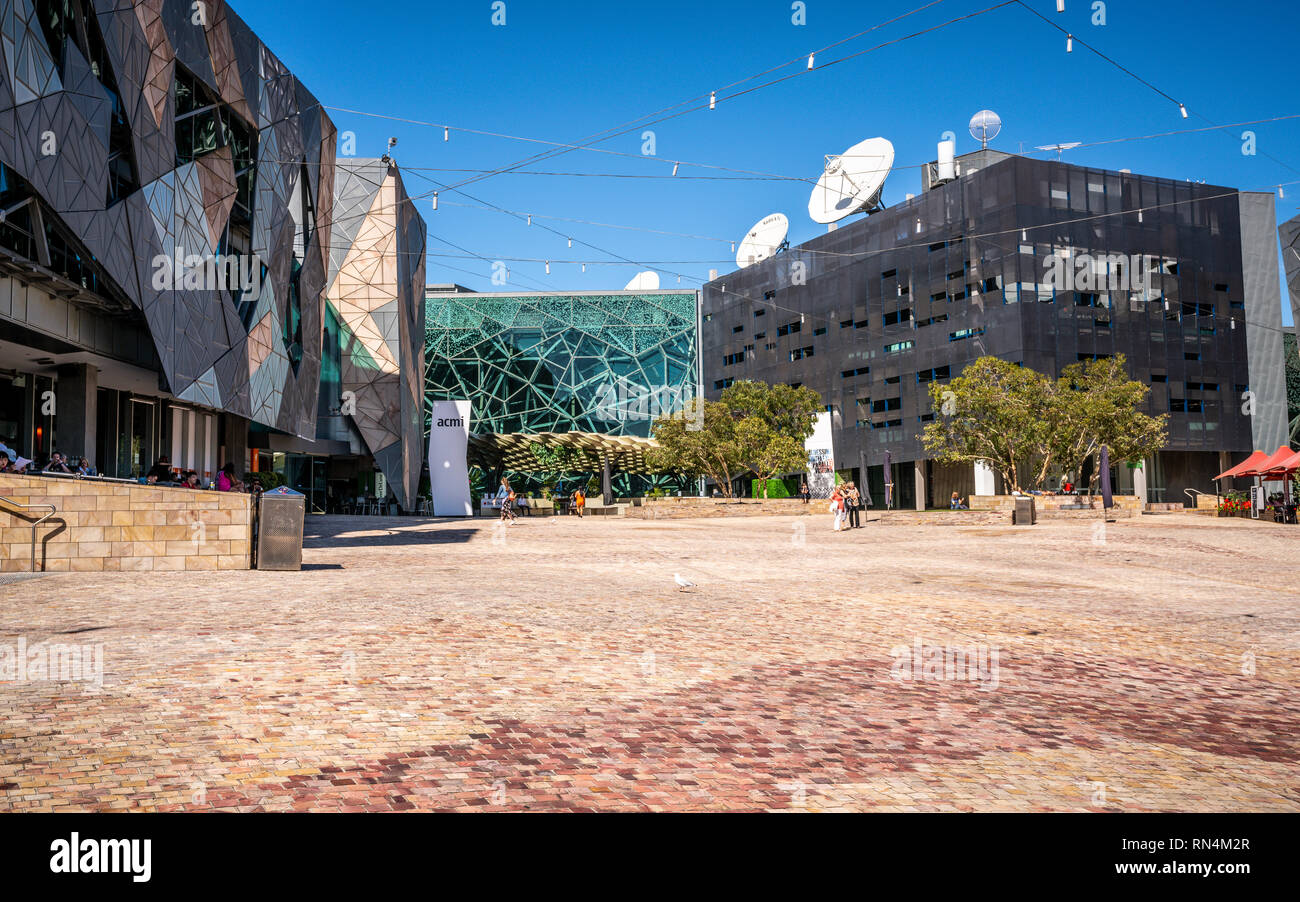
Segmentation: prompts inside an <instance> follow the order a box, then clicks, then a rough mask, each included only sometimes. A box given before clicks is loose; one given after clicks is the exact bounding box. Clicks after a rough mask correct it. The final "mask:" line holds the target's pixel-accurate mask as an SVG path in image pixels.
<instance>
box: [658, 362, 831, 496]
mask: <svg viewBox="0 0 1300 902" xmlns="http://www.w3.org/2000/svg"><path fill="white" fill-rule="evenodd" d="M823 409H824V407H823V405H822V399H821V396H820V395H819V394H818V393H817V392H816V391H814V390H812V389H810V388H804V387H799V388H794V387H792V386H789V385H767V384H765V383H762V382H755V381H751V380H742V381H740V382H736V383H734V384H732V385H731V386H729V387H728V388H726V389H724V390H723V392H722V395H721V397H720V398H719V399H718V400H717V401H706V400H704V399H695V400H693V401H691V402H689V403H688V404H687V406H686V409H685V410H684V411H682V412H680V413H674V414H669V415H667V416H663V417H660V418H659V419H657V420H655V424H654V432H653V435H654V438H655V441H656V442H658V443H659V447H658V448H656V449H654V450H652V451H651V452H650V453H649V454H648V455H647V457H646V462H647V463H648V464H649V465H650V466H651V467H652V468H654V469H656V470H659V471H661V472H672V473H681V474H684V475H693V476H701V475H702V476H707V477H708V478H709V479H711V480H713V482H714V483H716V484H717V486H718V489H719V490H720V491H721V492H722V493H723V494H724V495H727V496H730V495H731V483H732V480H733V479H735V478H736V477H738V476H743V475H745V474H746V473H753V474H754V475H755V476H756V477H758V478H760V479H763V480H767V479H769V478H771V477H774V476H777V475H779V474H782V473H788V472H790V471H793V470H800V469H802V468H803V465H804V462H805V454H804V449H803V443H804V440H805V439H806V438H807V437H808V436H810V435H812V431H813V424H814V422H815V420H816V417H817V414H818V413H819V412H820V411H821V410H823ZM697 424H698V426H699V428H698V429H697V428H694V427H695V426H696V425H697ZM764 485H766V482H764ZM764 491H765V493H766V489H765V490H764Z"/></svg>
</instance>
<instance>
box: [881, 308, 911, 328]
mask: <svg viewBox="0 0 1300 902" xmlns="http://www.w3.org/2000/svg"><path fill="white" fill-rule="evenodd" d="M911 318H912V308H911V307H904V308H903V309H901V310H894V311H891V312H889V313H886V314H885V319H884V324H885V325H886V326H896V325H898V324H899V323H905V322H907V321H908V320H910V319H911Z"/></svg>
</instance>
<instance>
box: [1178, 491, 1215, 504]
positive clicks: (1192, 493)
mask: <svg viewBox="0 0 1300 902" xmlns="http://www.w3.org/2000/svg"><path fill="white" fill-rule="evenodd" d="M1183 494H1184V495H1186V496H1187V497H1188V498H1190V499H1191V501H1192V507H1196V496H1197V495H1213V496H1214V497H1215V498H1218V497H1219V493H1218V492H1202V491H1201V490H1200V489H1183Z"/></svg>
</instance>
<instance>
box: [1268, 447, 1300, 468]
mask: <svg viewBox="0 0 1300 902" xmlns="http://www.w3.org/2000/svg"><path fill="white" fill-rule="evenodd" d="M1297 470H1300V451H1297V452H1296V453H1295V454H1293V455H1291V456H1290V457H1288V458H1287V459H1286V460H1284V461H1282V462H1281V463H1280V464H1278V465H1277V466H1275V467H1271V468H1270V469H1269V473H1294V472H1296V471H1297Z"/></svg>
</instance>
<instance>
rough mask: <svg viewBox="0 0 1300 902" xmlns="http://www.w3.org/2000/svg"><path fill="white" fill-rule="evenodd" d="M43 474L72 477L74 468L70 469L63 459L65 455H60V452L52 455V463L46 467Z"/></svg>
mask: <svg viewBox="0 0 1300 902" xmlns="http://www.w3.org/2000/svg"><path fill="white" fill-rule="evenodd" d="M41 472H42V473H67V474H68V475H71V474H72V468H71V467H69V466H68V464H67V462H66V461H65V460H64V459H63V455H62V454H60V453H59V452H58V451H55V452H54V453H53V454H51V455H50V462H49V463H47V464H46V465H45V468H44V469H43V470H42V471H41Z"/></svg>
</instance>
